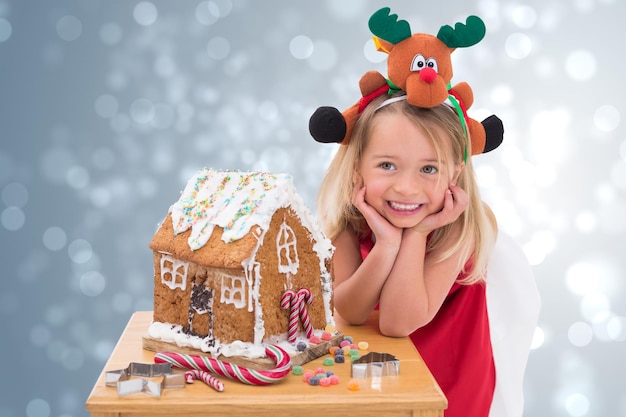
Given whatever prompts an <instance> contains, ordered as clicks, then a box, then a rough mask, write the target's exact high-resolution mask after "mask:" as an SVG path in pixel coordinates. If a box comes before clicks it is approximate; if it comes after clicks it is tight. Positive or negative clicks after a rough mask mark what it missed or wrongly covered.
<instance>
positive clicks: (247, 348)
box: [148, 321, 323, 359]
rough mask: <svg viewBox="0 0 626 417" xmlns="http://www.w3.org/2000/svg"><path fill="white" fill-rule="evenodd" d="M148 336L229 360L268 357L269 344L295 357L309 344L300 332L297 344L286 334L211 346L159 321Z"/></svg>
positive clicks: (320, 332)
mask: <svg viewBox="0 0 626 417" xmlns="http://www.w3.org/2000/svg"><path fill="white" fill-rule="evenodd" d="M322 333H323V331H322V330H315V331H314V332H313V335H315V336H318V337H321V335H322ZM148 335H149V336H150V337H151V338H153V339H158V340H162V341H164V342H168V343H175V344H176V345H178V346H180V347H192V348H194V349H197V350H200V351H202V352H204V353H209V354H210V355H211V356H213V357H218V356H220V355H221V356H224V357H227V358H230V357H233V356H237V357H239V356H241V357H245V358H249V359H255V358H264V357H265V356H266V355H265V345H268V344H271V345H278V346H280V347H281V348H282V349H283V350H285V352H287V353H288V354H290V355H293V354H295V353H297V350H296V348H295V346H297V344H298V343H299V342H305V343H307V344H308V339H307V337H306V335H305V334H304V333H303V332H298V335H297V338H296V342H295V343H290V342H289V341H288V340H287V333H284V334H280V335H277V336H273V337H271V338H268V339H266V340H263V341H262V342H260V343H250V342H242V341H241V340H236V341H234V342H232V343H219V341H217V343H216V344H215V346H209V344H208V343H207V342H208V338H204V339H203V338H201V337H198V336H191V335H188V334H185V333H183V330H182V326H178V325H174V324H170V323H161V322H157V321H155V322H153V323H152V324H151V325H150V327H149V328H148Z"/></svg>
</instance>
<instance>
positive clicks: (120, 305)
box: [111, 292, 133, 313]
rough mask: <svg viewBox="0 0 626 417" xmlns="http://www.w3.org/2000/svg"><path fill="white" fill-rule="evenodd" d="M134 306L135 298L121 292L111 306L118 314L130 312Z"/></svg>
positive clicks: (114, 297) (116, 295)
mask: <svg viewBox="0 0 626 417" xmlns="http://www.w3.org/2000/svg"><path fill="white" fill-rule="evenodd" d="M132 305H133V297H132V296H131V295H130V294H129V293H127V292H120V293H117V294H115V295H114V296H113V300H112V302H111V306H112V307H113V310H114V311H115V312H117V313H126V312H128V311H130V309H131V307H132Z"/></svg>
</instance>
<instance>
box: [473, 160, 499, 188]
mask: <svg viewBox="0 0 626 417" xmlns="http://www.w3.org/2000/svg"><path fill="white" fill-rule="evenodd" d="M475 172H476V181H477V182H478V185H479V186H480V188H491V187H494V186H495V185H496V183H497V182H498V173H497V172H496V170H495V168H494V167H492V166H489V165H480V166H476V169H475Z"/></svg>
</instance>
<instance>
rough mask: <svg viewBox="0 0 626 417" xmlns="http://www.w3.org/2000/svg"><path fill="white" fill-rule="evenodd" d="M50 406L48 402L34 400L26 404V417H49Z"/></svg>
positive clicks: (39, 399) (38, 399)
mask: <svg viewBox="0 0 626 417" xmlns="http://www.w3.org/2000/svg"><path fill="white" fill-rule="evenodd" d="M48 416H50V405H49V404H48V402H47V401H46V400H43V399H41V398H34V399H32V400H30V401H29V402H28V404H26V417H48Z"/></svg>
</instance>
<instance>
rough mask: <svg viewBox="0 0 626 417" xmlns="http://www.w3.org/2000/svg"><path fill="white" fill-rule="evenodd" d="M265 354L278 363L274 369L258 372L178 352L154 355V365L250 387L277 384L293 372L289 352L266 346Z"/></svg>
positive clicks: (205, 357) (277, 347)
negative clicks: (229, 380) (167, 365)
mask: <svg viewBox="0 0 626 417" xmlns="http://www.w3.org/2000/svg"><path fill="white" fill-rule="evenodd" d="M265 354H266V355H267V356H268V357H269V358H271V359H273V360H274V362H275V363H276V366H275V367H274V368H272V369H268V370H261V371H257V370H254V369H249V368H246V367H244V366H239V365H235V364H231V363H229V362H224V361H220V360H218V359H213V358H210V357H208V356H200V355H185V354H182V353H176V352H158V353H156V354H155V355H154V363H169V364H171V365H172V366H174V367H176V368H182V369H191V370H194V369H195V370H198V371H206V372H210V373H212V374H214V375H219V376H223V377H226V378H229V379H232V380H234V381H239V382H242V383H244V384H248V385H270V384H275V383H277V382H279V381H281V380H282V379H283V378H285V376H287V375H288V374H289V372H290V371H291V358H290V357H289V354H287V352H285V351H284V350H283V349H281V348H280V347H279V346H275V345H270V346H266V347H265Z"/></svg>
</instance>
